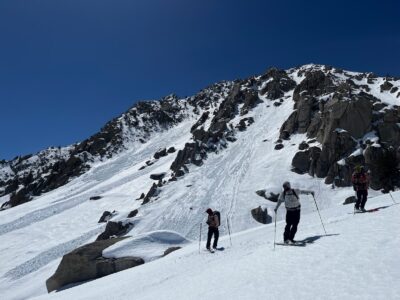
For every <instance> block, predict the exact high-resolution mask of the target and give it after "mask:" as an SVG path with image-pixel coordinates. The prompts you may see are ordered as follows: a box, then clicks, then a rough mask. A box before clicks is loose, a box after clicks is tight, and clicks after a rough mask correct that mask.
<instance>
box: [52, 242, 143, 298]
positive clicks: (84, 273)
mask: <svg viewBox="0 0 400 300" xmlns="http://www.w3.org/2000/svg"><path fill="white" fill-rule="evenodd" d="M122 239H123V238H115V239H109V240H102V241H96V242H93V243H90V244H87V245H84V246H82V247H79V248H77V249H75V250H73V251H72V252H70V253H68V254H66V255H64V256H63V258H62V260H61V263H60V265H59V266H58V268H57V270H56V272H55V273H54V275H53V276H51V277H50V278H49V279H47V280H46V287H47V291H48V292H49V293H50V292H52V291H55V290H58V289H60V288H62V287H63V286H65V285H68V284H72V283H78V282H82V281H87V280H91V279H97V278H100V277H103V276H107V275H109V274H112V273H115V272H119V271H122V270H125V269H128V268H133V267H136V266H139V265H141V264H144V260H143V259H142V258H139V257H123V258H117V259H115V258H104V257H103V256H102V252H103V250H104V249H106V248H107V247H109V246H111V245H113V244H115V243H117V242H119V241H121V240H122Z"/></svg>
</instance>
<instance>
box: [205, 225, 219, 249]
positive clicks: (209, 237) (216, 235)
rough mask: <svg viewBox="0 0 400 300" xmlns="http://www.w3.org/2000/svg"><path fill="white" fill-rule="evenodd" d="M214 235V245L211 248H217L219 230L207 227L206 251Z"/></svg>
mask: <svg viewBox="0 0 400 300" xmlns="http://www.w3.org/2000/svg"><path fill="white" fill-rule="evenodd" d="M213 235H214V243H213V248H217V244H218V238H219V230H218V228H217V227H208V235H207V245H206V247H207V249H208V248H210V244H211V238H212V236H213Z"/></svg>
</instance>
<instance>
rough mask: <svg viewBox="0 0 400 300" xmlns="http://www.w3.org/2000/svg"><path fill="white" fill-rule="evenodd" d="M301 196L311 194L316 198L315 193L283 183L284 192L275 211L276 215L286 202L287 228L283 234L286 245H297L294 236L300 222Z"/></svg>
mask: <svg viewBox="0 0 400 300" xmlns="http://www.w3.org/2000/svg"><path fill="white" fill-rule="evenodd" d="M299 194H311V195H313V196H314V192H313V191H306V190H299V189H292V188H291V187H290V182H288V181H286V182H284V183H283V192H282V193H281V194H280V196H279V199H278V203H277V204H276V207H275V209H274V211H275V214H276V212H277V211H278V208H279V206H280V205H281V203H282V202H285V207H286V227H285V232H284V233H283V241H284V243H285V244H295V243H296V242H295V241H294V236H295V235H296V232H297V225H298V224H299V222H300V208H301V205H300V201H299V196H298V195H299Z"/></svg>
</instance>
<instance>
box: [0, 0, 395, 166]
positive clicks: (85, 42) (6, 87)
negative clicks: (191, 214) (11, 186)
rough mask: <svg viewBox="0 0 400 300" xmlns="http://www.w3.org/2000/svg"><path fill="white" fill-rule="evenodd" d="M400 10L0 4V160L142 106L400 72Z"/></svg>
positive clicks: (299, 4) (79, 1) (354, 5)
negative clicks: (247, 86)
mask: <svg viewBox="0 0 400 300" xmlns="http://www.w3.org/2000/svg"><path fill="white" fill-rule="evenodd" d="M399 11H400V2H399V1H397V0H393V1H390V0H389V1H385V0H384V1H379V2H377V1H352V2H350V1H342V0H339V1H264V0H252V1H231V0H230V1H228V0H218V1H214V0H203V1H186V0H170V1H165V0H147V1H128V0H123V1H111V0H107V1H106V0H90V1H88V0H68V1H66V0H64V1H53V0H41V1H38V0H31V1H20V0H3V1H1V2H0V37H1V47H0V101H1V118H0V133H1V137H2V139H1V143H0V159H1V158H5V159H11V158H12V157H14V156H16V155H23V154H27V153H31V152H35V151H38V150H40V149H42V148H45V147H48V146H57V145H66V144H70V143H73V142H76V141H79V140H82V139H84V138H86V137H88V136H89V135H90V134H93V133H94V132H96V131H97V130H98V129H99V128H100V127H101V126H102V125H104V124H105V123H106V122H107V121H109V120H110V119H111V118H113V117H115V116H117V115H119V114H120V113H122V112H123V111H125V110H126V109H127V108H129V107H130V106H132V105H133V104H134V102H135V101H137V100H143V99H158V98H160V97H162V96H164V95H167V94H170V93H176V94H178V95H180V96H185V95H191V94H193V93H195V92H197V91H198V90H200V89H201V88H204V87H205V86H207V85H209V84H211V83H214V82H216V81H220V80H231V79H235V78H243V77H246V76H250V75H254V74H259V73H262V72H264V71H265V70H266V69H267V67H269V66H276V67H278V68H289V67H293V66H297V65H301V64H305V63H310V62H313V63H319V64H327V65H333V66H336V67H341V68H345V69H348V70H354V71H363V72H365V71H371V72H375V73H377V74H379V75H386V74H391V75H394V76H399V75H400V60H399V54H398V53H399V49H400V30H399V29H400V19H399V18H398V12H399Z"/></svg>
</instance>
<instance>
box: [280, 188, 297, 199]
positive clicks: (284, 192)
mask: <svg viewBox="0 0 400 300" xmlns="http://www.w3.org/2000/svg"><path fill="white" fill-rule="evenodd" d="M291 190H292V193H293V195H294V196H295V197H296V198H297V199H299V196H297V194H296V192H295V190H294V189H291ZM285 196H286V191H283V199H285Z"/></svg>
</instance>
